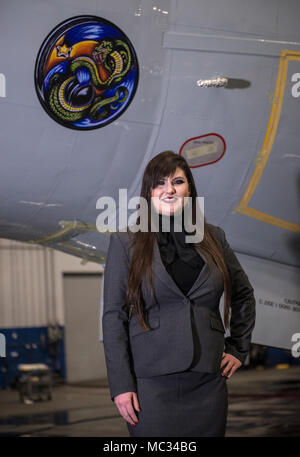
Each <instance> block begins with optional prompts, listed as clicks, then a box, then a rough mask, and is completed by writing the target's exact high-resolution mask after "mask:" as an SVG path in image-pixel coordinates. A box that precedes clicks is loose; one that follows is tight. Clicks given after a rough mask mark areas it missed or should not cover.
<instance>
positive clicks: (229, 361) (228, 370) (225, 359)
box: [220, 352, 242, 378]
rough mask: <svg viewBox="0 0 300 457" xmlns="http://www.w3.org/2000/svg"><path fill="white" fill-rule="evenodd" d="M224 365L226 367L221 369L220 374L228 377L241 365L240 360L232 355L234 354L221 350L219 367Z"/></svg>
mask: <svg viewBox="0 0 300 457" xmlns="http://www.w3.org/2000/svg"><path fill="white" fill-rule="evenodd" d="M225 365H226V367H225V369H224V370H223V371H222V376H226V378H230V377H231V376H232V375H233V373H234V372H235V371H236V370H237V369H238V368H239V367H240V366H241V365H242V362H241V361H240V360H239V359H237V358H236V357H234V355H231V354H226V352H223V355H222V362H221V366H220V368H222V367H224V366H225Z"/></svg>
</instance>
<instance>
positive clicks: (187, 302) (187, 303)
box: [182, 298, 190, 305]
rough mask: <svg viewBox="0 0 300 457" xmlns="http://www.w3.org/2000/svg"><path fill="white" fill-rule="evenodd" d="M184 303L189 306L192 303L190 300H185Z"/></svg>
mask: <svg viewBox="0 0 300 457" xmlns="http://www.w3.org/2000/svg"><path fill="white" fill-rule="evenodd" d="M182 301H183V303H184V304H185V305H189V303H190V300H189V299H188V298H184V299H183V300H182Z"/></svg>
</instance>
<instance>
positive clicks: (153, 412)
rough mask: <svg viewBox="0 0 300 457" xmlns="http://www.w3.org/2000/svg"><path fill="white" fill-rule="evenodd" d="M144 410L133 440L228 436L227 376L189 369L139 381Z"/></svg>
mask: <svg viewBox="0 0 300 457" xmlns="http://www.w3.org/2000/svg"><path fill="white" fill-rule="evenodd" d="M137 395H138V399H139V404H140V407H141V411H140V412H138V411H137V412H136V415H137V417H138V420H139V422H138V424H137V425H135V426H132V425H130V424H129V423H128V422H127V421H126V424H127V427H128V431H129V434H130V436H132V437H147V436H148V437H157V436H164V437H205V436H224V435H225V429H226V420H227V411H228V392H227V383H226V377H223V376H222V375H221V369H220V370H219V371H218V372H216V373H198V372H195V371H190V370H186V371H183V372H180V373H172V374H167V375H162V376H153V377H150V378H137Z"/></svg>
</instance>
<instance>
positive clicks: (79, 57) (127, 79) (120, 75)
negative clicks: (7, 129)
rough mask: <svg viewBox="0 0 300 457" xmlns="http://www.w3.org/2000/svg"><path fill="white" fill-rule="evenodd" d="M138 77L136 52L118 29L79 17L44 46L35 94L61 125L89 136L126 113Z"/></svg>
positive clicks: (103, 21)
mask: <svg viewBox="0 0 300 457" xmlns="http://www.w3.org/2000/svg"><path fill="white" fill-rule="evenodd" d="M138 75H139V68H138V61H137V56H136V53H135V50H134V48H133V46H132V44H131V42H130V41H129V39H128V38H127V36H126V35H125V34H124V33H123V32H122V31H121V30H120V29H119V28H118V27H117V26H115V25H114V24H112V23H111V22H109V21H107V20H106V19H103V18H100V17H97V16H76V17H73V18H70V19H68V20H66V21H64V22H62V23H61V24H59V25H58V26H57V27H55V29H54V30H52V32H50V33H49V35H48V36H47V38H46V39H45V40H44V42H43V44H42V46H41V48H40V50H39V53H38V56H37V59H36V64H35V88H36V92H37V95H38V98H39V100H40V102H41V104H42V106H43V108H44V109H45V110H46V112H47V113H48V114H49V115H50V116H51V117H52V118H53V119H54V120H55V121H57V122H59V123H60V124H62V125H64V126H65V127H69V128H72V129H78V130H88V129H95V128H99V127H104V126H105V125H107V124H109V123H110V122H112V121H114V120H115V119H117V118H118V117H119V116H120V115H121V114H122V113H124V111H125V110H126V109H127V108H128V106H129V105H130V103H131V101H132V99H133V97H134V94H135V91H136V88H137V84H138Z"/></svg>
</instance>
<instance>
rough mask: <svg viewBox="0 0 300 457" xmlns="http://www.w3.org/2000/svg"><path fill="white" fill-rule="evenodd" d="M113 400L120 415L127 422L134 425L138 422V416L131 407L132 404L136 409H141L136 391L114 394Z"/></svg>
mask: <svg viewBox="0 0 300 457" xmlns="http://www.w3.org/2000/svg"><path fill="white" fill-rule="evenodd" d="M114 402H115V404H116V405H117V407H118V410H119V412H120V414H121V416H123V417H124V419H125V420H126V421H127V422H129V424H131V425H133V426H134V425H135V424H137V423H138V418H137V417H136V414H135V412H134V409H133V406H134V408H135V409H136V411H140V410H141V408H140V405H139V401H138V397H137V394H136V392H125V393H124V394H119V395H116V396H115V398H114ZM132 405H133V406H132Z"/></svg>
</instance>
